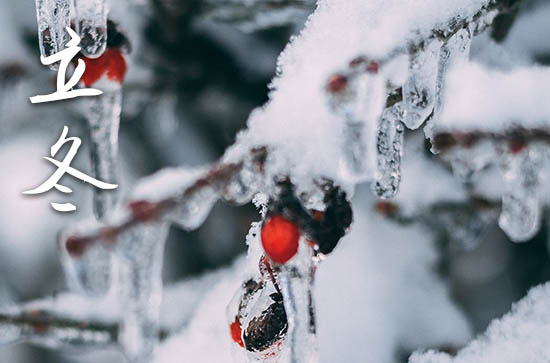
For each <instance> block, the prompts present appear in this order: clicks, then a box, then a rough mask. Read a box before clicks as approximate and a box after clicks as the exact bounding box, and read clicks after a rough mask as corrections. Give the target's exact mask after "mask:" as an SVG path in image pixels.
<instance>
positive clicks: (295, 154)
mask: <svg viewBox="0 0 550 363" xmlns="http://www.w3.org/2000/svg"><path fill="white" fill-rule="evenodd" d="M488 3H489V1H483V0H479V1H478V0H460V1H446V2H441V1H435V0H429V1H422V2H414V1H408V2H403V1H398V0H392V1H388V0H377V1H369V2H364V1H362V0H349V1H346V2H341V1H335V0H326V1H322V2H320V3H319V4H318V7H317V10H316V11H315V13H314V14H313V15H311V16H310V18H309V20H308V23H307V24H306V27H305V29H304V30H303V31H302V32H301V33H300V35H299V36H297V37H294V38H292V39H291V41H290V43H289V45H288V46H287V47H286V49H285V50H284V51H283V53H282V54H281V56H280V57H279V61H278V66H277V77H275V79H274V80H273V82H272V84H271V88H272V92H271V94H270V101H269V102H268V103H267V104H266V105H265V106H263V107H262V108H259V109H257V110H256V111H255V112H253V113H252V114H251V116H250V118H249V121H248V126H249V128H248V130H247V131H245V132H243V133H242V134H241V135H240V136H239V138H238V143H240V144H241V147H244V148H247V145H248V147H250V146H258V145H266V144H267V145H272V146H275V147H276V148H277V153H278V154H279V155H280V157H279V158H280V159H281V160H282V161H281V162H280V164H279V165H280V167H281V168H282V170H284V171H286V172H288V173H290V174H291V175H292V176H293V177H295V179H296V180H298V181H300V180H301V179H304V178H307V179H309V178H311V177H312V176H326V177H329V178H332V179H334V180H336V181H340V182H342V181H343V180H342V176H341V175H340V173H339V170H340V169H339V165H340V164H339V161H340V155H341V135H342V132H343V131H342V123H341V121H340V120H339V118H338V117H336V116H335V115H334V114H333V113H332V112H331V111H330V109H329V108H328V107H327V103H326V95H325V94H324V87H325V83H326V81H327V78H328V77H329V75H331V74H332V73H334V72H336V71H338V70H339V69H342V68H344V67H345V65H346V64H347V63H348V62H349V61H350V60H351V59H353V58H355V57H356V56H358V55H362V54H366V55H367V56H370V57H375V58H376V57H384V56H386V55H388V53H389V52H391V51H394V50H396V49H400V48H404V47H405V46H406V45H407V44H408V42H410V41H414V40H418V38H417V37H418V36H426V35H427V34H428V33H429V32H430V31H431V29H433V28H438V27H445V24H446V23H448V22H449V21H450V20H451V19H455V18H459V19H470V18H471V17H472V16H473V15H474V14H475V13H476V12H477V11H478V10H479V9H480V8H481V7H483V6H485V5H487V4H488ZM390 14H391V15H390ZM341 34H345V36H344V37H343V36H341ZM415 37H416V38H415ZM313 110H315V111H314V112H315V114H314V115H313V114H312V112H313ZM287 130H292V131H293V132H292V133H289V132H286V131H287ZM241 151H242V150H241ZM235 152H236V151H235Z"/></svg>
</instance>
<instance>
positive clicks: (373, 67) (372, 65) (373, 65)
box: [367, 61, 380, 73]
mask: <svg viewBox="0 0 550 363" xmlns="http://www.w3.org/2000/svg"><path fill="white" fill-rule="evenodd" d="M379 68H380V65H379V64H378V62H376V61H370V62H369V64H367V72H369V73H378V69H379Z"/></svg>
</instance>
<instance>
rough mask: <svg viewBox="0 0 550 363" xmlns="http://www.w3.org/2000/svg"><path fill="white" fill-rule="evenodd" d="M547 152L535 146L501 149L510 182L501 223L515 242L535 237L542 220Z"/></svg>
mask: <svg viewBox="0 0 550 363" xmlns="http://www.w3.org/2000/svg"><path fill="white" fill-rule="evenodd" d="M542 156H543V153H542V152H541V151H540V150H538V149H537V147H534V146H526V147H525V148H524V149H523V150H522V151H520V152H517V153H512V152H510V151H505V152H502V153H501V160H500V168H501V172H502V174H503V177H504V182H505V183H506V191H505V192H504V194H503V195H502V211H501V213H500V218H499V220H498V224H499V226H500V228H502V230H503V231H504V232H505V233H506V234H507V235H508V237H509V238H510V239H511V240H512V241H514V242H523V241H527V240H529V239H531V238H532V237H534V236H535V234H536V233H537V232H538V230H539V228H540V224H541V221H540V219H541V206H540V203H539V188H540V173H541V163H542Z"/></svg>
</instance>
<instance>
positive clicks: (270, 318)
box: [243, 293, 288, 352]
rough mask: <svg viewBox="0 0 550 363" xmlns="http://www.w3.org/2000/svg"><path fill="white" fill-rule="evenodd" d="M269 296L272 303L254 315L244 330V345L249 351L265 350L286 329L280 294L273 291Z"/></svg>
mask: <svg viewBox="0 0 550 363" xmlns="http://www.w3.org/2000/svg"><path fill="white" fill-rule="evenodd" d="M270 297H271V299H272V300H273V301H274V302H273V304H271V305H269V306H268V308H267V309H265V310H264V311H262V313H261V314H260V315H259V316H257V317H254V318H253V319H252V320H251V321H250V323H248V326H247V328H246V330H245V332H244V335H243V338H244V339H243V340H244V345H245V347H246V349H247V350H249V351H252V352H262V351H264V350H266V349H267V348H269V347H271V346H273V345H274V344H275V343H276V342H277V341H279V340H281V339H282V338H283V337H284V336H285V334H286V332H287V330H288V323H287V318H286V312H285V307H284V305H283V297H282V295H281V294H279V293H273V294H271V295H270Z"/></svg>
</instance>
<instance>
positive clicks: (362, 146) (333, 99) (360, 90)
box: [329, 62, 385, 182]
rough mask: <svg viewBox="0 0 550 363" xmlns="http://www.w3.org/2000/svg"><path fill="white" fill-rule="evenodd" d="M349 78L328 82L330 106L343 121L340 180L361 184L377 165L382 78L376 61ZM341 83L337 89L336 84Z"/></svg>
mask: <svg viewBox="0 0 550 363" xmlns="http://www.w3.org/2000/svg"><path fill="white" fill-rule="evenodd" d="M368 67H369V68H368V70H367V71H366V72H361V73H359V74H352V75H351V76H350V77H346V76H342V75H336V76H334V77H339V78H340V80H338V79H336V78H333V79H331V80H330V81H329V94H330V105H331V107H332V108H333V109H334V111H335V112H336V113H338V114H339V115H340V116H342V117H343V118H344V126H343V144H342V148H343V158H342V160H341V174H342V178H344V179H346V180H349V181H351V182H361V181H365V180H368V179H369V178H371V177H372V173H373V170H375V166H376V147H375V140H376V129H377V127H378V125H377V123H378V119H379V117H380V114H381V112H382V108H383V104H384V92H385V85H384V79H383V78H382V75H381V74H380V72H378V64H377V63H376V62H371V63H369V66H368ZM338 82H340V83H342V86H338V85H336V84H335V83H338Z"/></svg>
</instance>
